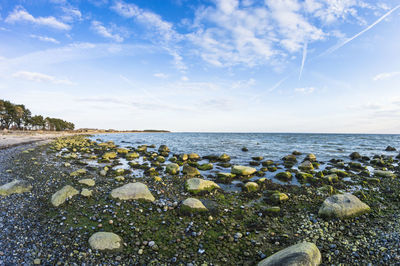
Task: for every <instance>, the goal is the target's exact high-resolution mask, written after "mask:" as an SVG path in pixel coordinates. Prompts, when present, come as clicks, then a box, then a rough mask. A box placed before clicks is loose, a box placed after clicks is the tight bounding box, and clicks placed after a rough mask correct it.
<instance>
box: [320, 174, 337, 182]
mask: <svg viewBox="0 0 400 266" xmlns="http://www.w3.org/2000/svg"><path fill="white" fill-rule="evenodd" d="M323 178H324V180H325V181H327V182H329V183H333V182H338V181H339V177H338V175H337V174H330V175H326V176H324V177H323Z"/></svg>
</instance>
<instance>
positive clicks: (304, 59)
mask: <svg viewBox="0 0 400 266" xmlns="http://www.w3.org/2000/svg"><path fill="white" fill-rule="evenodd" d="M306 58H307V41H305V42H304V46H303V59H302V60H301V67H300V74H299V80H300V79H301V74H303V68H304V63H305V62H306Z"/></svg>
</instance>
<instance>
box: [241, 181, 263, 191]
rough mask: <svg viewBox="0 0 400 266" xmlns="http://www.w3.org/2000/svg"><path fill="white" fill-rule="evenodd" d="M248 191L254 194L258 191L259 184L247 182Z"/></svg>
mask: <svg viewBox="0 0 400 266" xmlns="http://www.w3.org/2000/svg"><path fill="white" fill-rule="evenodd" d="M244 187H245V189H246V191H248V192H252V191H257V190H258V187H259V186H258V184H257V183H256V182H247V183H246V184H245V185H244Z"/></svg>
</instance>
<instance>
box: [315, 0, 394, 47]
mask: <svg viewBox="0 0 400 266" xmlns="http://www.w3.org/2000/svg"><path fill="white" fill-rule="evenodd" d="M399 8H400V5H398V6H396V7H394V8H392V9H391V10H390V11H388V12H386V13H385V14H384V15H383V16H381V17H380V18H379V19H377V20H376V21H375V22H374V23H372V24H371V25H369V26H368V27H366V28H365V29H364V30H362V31H360V32H359V33H357V34H356V35H354V36H352V37H350V38H347V39H345V40H344V41H342V42H340V43H338V44H336V45H335V46H333V47H331V48H329V49H328V50H327V51H326V52H324V53H323V54H322V55H326V54H330V53H333V52H334V51H336V50H337V49H339V48H341V47H343V46H344V45H346V44H347V43H349V42H351V41H352V40H354V39H356V38H357V37H359V36H361V35H362V34H364V33H365V32H367V31H369V30H370V29H372V28H373V27H375V26H376V25H377V24H378V23H379V22H381V21H382V20H384V19H385V18H386V17H387V16H389V15H390V14H392V13H393V12H394V11H396V10H397V9H399Z"/></svg>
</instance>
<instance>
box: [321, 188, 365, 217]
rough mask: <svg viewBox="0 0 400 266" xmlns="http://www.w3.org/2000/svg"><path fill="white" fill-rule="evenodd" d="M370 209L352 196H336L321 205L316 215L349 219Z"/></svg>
mask: <svg viewBox="0 0 400 266" xmlns="http://www.w3.org/2000/svg"><path fill="white" fill-rule="evenodd" d="M369 210H370V207H369V206H368V205H367V204H365V203H363V202H362V201H361V200H359V199H358V198H357V197H356V196H354V195H352V194H348V193H346V194H336V195H333V196H331V197H329V198H327V199H325V201H324V202H323V203H322V206H321V208H320V209H319V212H318V214H319V215H320V216H325V217H336V218H350V217H355V216H359V215H361V214H364V213H366V212H368V211H369Z"/></svg>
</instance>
